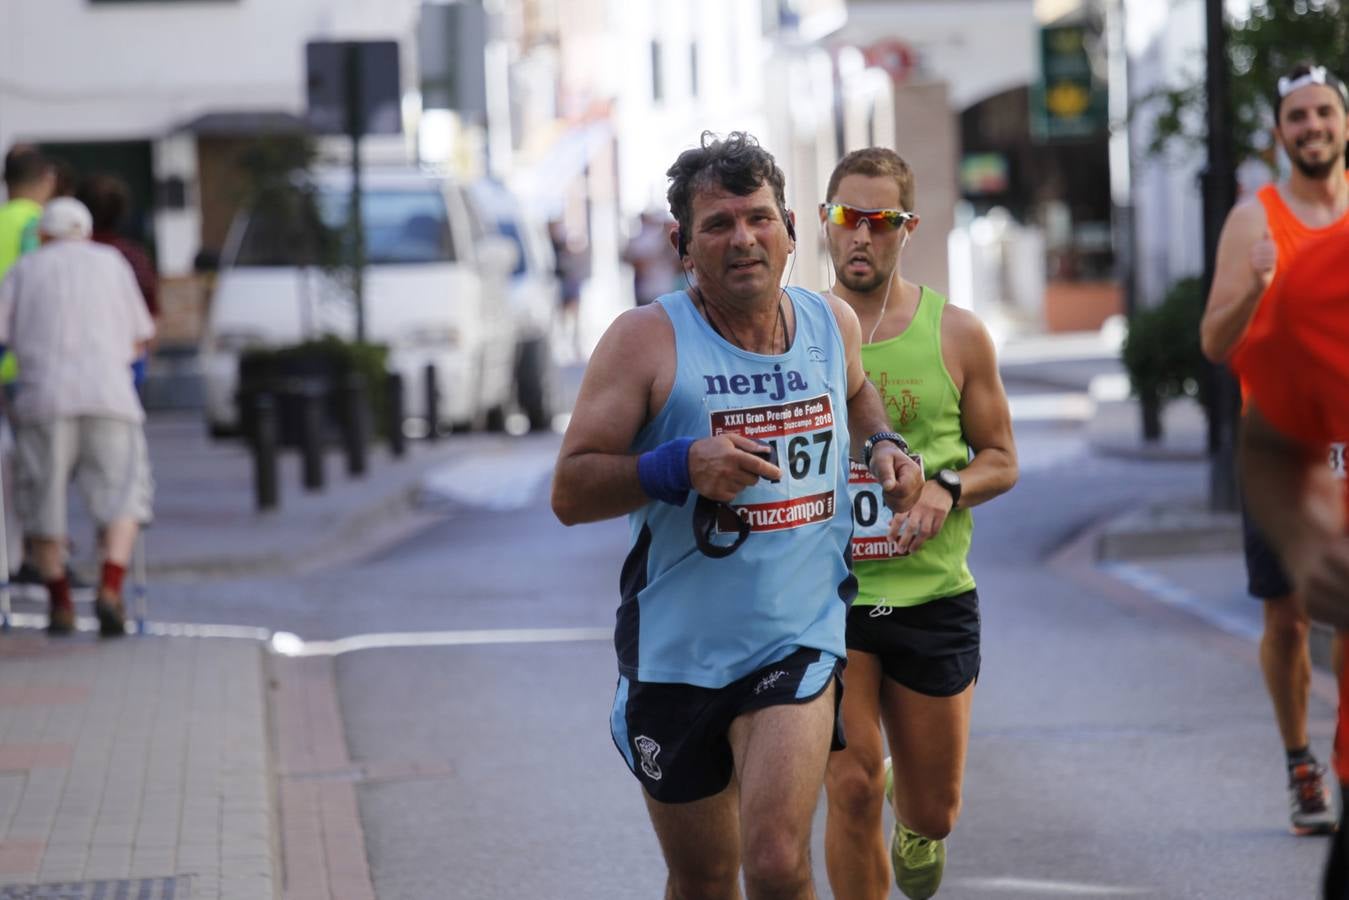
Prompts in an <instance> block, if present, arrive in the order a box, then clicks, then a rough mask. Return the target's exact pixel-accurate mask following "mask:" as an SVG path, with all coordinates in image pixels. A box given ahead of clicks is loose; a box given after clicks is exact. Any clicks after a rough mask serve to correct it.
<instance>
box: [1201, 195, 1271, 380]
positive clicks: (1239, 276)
mask: <svg viewBox="0 0 1349 900" xmlns="http://www.w3.org/2000/svg"><path fill="white" fill-rule="evenodd" d="M1267 227H1268V226H1267V224H1266V222H1265V209H1264V207H1263V206H1261V205H1260V203H1259V201H1256V200H1252V201H1250V202H1247V203H1243V204H1242V205H1240V206H1238V207H1236V208H1235V209H1233V210H1232V212H1231V213H1229V214H1228V216H1227V221H1226V222H1225V223H1223V230H1222V234H1221V235H1220V236H1219V237H1218V257H1217V261H1216V262H1215V263H1214V270H1213V286H1212V287H1211V288H1210V289H1209V294H1208V303H1207V305H1206V306H1205V307H1204V318H1203V321H1202V322H1200V325H1199V340H1200V345H1201V346H1202V347H1203V350H1204V355H1205V356H1207V357H1208V358H1209V359H1210V360H1212V361H1213V362H1218V363H1220V362H1224V361H1226V359H1227V357H1228V356H1230V355H1231V354H1232V350H1233V348H1235V347H1236V345H1237V344H1238V343H1239V342H1240V341H1241V336H1242V335H1243V334H1244V333H1245V331H1246V326H1247V325H1249V324H1250V322H1251V316H1252V315H1253V314H1254V313H1255V308H1256V306H1257V305H1258V304H1259V302H1260V296H1261V295H1262V294H1263V293H1264V292H1265V288H1266V287H1268V286H1269V282H1270V279H1272V278H1273V275H1274V266H1273V251H1272V247H1273V244H1272V243H1271V242H1269V235H1268V234H1267V233H1266V229H1267ZM1256 250H1259V251H1260V252H1259V253H1258V254H1257V255H1258V256H1259V267H1257V265H1256V261H1255V260H1253V259H1252V256H1253V251H1256Z"/></svg>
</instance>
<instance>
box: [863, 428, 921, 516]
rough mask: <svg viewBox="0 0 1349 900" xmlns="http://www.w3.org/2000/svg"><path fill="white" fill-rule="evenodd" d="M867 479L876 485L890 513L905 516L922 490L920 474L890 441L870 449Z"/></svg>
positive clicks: (914, 465)
mask: <svg viewBox="0 0 1349 900" xmlns="http://www.w3.org/2000/svg"><path fill="white" fill-rule="evenodd" d="M871 477H872V478H875V479H876V481H877V482H878V483H879V484H880V486H881V493H882V494H884V496H885V505H886V506H888V507H890V510H891V511H892V512H896V513H904V512H908V511H909V510H910V509H912V508H913V505H914V504H915V503H917V502H918V495H919V494H920V493H922V490H923V470H922V469H920V468H919V467H918V463H916V462H914V461H913V460H911V459H909V457H908V455H907V454H906V453H904V451H902V450H900V449H899V447H898V446H896V445H895V444H894V443H893V442H891V441H881V442H880V443H878V444H877V445H876V446H875V447H874V448H872V451H871Z"/></svg>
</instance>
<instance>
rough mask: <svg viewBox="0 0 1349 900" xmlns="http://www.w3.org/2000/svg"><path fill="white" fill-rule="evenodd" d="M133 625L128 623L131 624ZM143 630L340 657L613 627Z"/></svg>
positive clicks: (549, 637) (36, 618)
mask: <svg viewBox="0 0 1349 900" xmlns="http://www.w3.org/2000/svg"><path fill="white" fill-rule="evenodd" d="M10 625H11V626H12V627H13V628H19V629H23V630H32V631H44V630H46V627H47V616H46V614H45V613H13V614H12V615H11V616H10ZM133 628H134V626H133ZM75 629H76V630H77V631H87V632H96V631H98V620H97V619H95V618H94V617H93V616H81V617H80V618H78V619H76V621H75ZM144 634H146V635H150V636H152V637H191V638H231V639H235V640H250V641H261V642H263V643H265V644H267V645H268V647H269V648H270V649H271V650H272V651H273V652H274V653H278V654H280V655H282V656H340V655H341V654H343V653H354V652H355V651H357V650H400V649H409V648H413V647H465V646H472V645H475V644H556V643H567V642H575V641H611V640H613V637H614V629H613V627H612V626H609V627H593V628H482V629H475V630H462V631H392V632H374V633H371V634H353V635H348V636H347V637H343V638H337V639H336V640H332V641H306V640H305V639H304V638H302V637H300V636H299V635H297V634H292V633H291V632H289V631H272V630H271V629H269V628H254V627H251V626H248V625H209V624H199V623H196V622H146V623H145V631H144Z"/></svg>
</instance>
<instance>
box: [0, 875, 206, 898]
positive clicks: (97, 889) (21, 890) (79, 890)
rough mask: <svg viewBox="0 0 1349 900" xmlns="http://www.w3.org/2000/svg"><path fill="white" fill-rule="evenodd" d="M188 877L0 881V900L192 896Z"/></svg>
mask: <svg viewBox="0 0 1349 900" xmlns="http://www.w3.org/2000/svg"><path fill="white" fill-rule="evenodd" d="M191 896H192V890H191V885H189V884H188V879H186V878H181V877H180V878H130V879H126V878H124V879H117V880H111V879H105V880H102V881H70V882H64V883H61V884H4V885H0V900H189V898H190V897H191Z"/></svg>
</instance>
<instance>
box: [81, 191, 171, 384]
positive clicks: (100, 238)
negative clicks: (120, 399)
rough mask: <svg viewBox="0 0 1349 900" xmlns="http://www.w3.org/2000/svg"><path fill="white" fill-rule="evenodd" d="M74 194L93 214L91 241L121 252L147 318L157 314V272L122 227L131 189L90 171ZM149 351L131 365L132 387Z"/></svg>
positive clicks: (140, 375) (141, 374)
mask: <svg viewBox="0 0 1349 900" xmlns="http://www.w3.org/2000/svg"><path fill="white" fill-rule="evenodd" d="M75 196H76V198H77V199H78V200H79V201H80V202H81V203H83V204H84V205H85V206H86V207H88V209H89V213H90V214H91V215H92V216H93V218H94V234H93V241H94V243H96V244H105V245H107V246H109V247H112V248H114V249H115V250H117V252H119V253H121V254H122V256H123V257H124V258H125V259H126V261H127V263H129V264H130V266H131V271H132V272H134V273H135V275H136V286H137V287H139V288H140V292H141V296H142V297H143V298H144V299H145V308H146V310H147V311H148V312H149V313H150V318H151V319H156V320H157V319H158V318H159V274H158V273H157V272H156V271H155V266H154V263H152V262H151V261H150V255H149V254H148V253H146V252H145V247H144V246H143V245H142V244H141V243H140V242H139V241H136V240H133V239H131V238H129V237H127V236H126V235H125V234H124V233H123V232H122V229H123V227H124V226H125V225H126V219H127V214H128V213H129V212H130V210H131V189H130V188H128V187H127V184H126V182H125V181H123V180H122V179H121V178H118V177H117V176H116V175H105V174H96V175H91V176H89V177H88V178H86V179H85V180H84V181H83V182H81V183H80V186H79V189H78V190H77V191H76V194H75ZM148 356H149V351H148V350H147V352H146V353H145V354H144V355H142V356H141V357H139V358H138V359H137V360H136V361H135V363H134V364H133V365H132V373H133V376H134V382H135V384H136V387H138V388H139V387H140V386H141V384H142V382H144V380H145V371H146V364H147V362H148Z"/></svg>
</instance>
